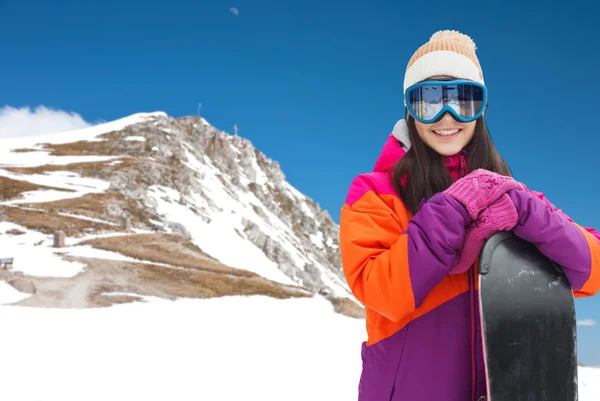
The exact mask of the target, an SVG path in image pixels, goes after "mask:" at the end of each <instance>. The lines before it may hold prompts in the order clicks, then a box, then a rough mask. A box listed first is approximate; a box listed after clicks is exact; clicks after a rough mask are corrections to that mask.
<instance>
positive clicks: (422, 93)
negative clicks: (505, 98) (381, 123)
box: [407, 83, 485, 120]
mask: <svg viewBox="0 0 600 401" xmlns="http://www.w3.org/2000/svg"><path fill="white" fill-rule="evenodd" d="M407 100H408V102H409V103H410V106H411V109H412V111H413V113H415V114H416V116H417V117H419V118H422V119H424V120H431V119H433V118H434V117H435V116H436V115H437V114H438V113H439V112H440V111H441V110H442V109H443V108H444V106H446V105H447V106H450V107H452V108H453V109H454V111H455V112H456V113H457V114H458V115H460V116H461V117H463V118H472V117H473V116H475V115H477V114H478V113H479V112H480V111H481V109H482V108H483V107H484V106H485V105H484V91H483V88H481V87H480V86H477V85H472V84H468V83H462V84H425V85H421V86H417V87H415V88H413V89H411V90H410V91H409V93H408V99H407Z"/></svg>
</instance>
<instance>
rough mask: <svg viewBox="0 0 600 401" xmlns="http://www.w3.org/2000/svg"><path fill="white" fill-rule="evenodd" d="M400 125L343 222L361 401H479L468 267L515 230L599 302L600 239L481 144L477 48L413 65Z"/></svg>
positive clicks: (451, 48) (425, 54)
mask: <svg viewBox="0 0 600 401" xmlns="http://www.w3.org/2000/svg"><path fill="white" fill-rule="evenodd" d="M404 88H405V93H404V94H405V105H406V110H407V114H406V119H405V120H400V121H399V122H398V123H397V124H396V126H395V127H394V130H393V132H392V133H391V134H390V135H389V137H388V140H387V143H386V144H385V146H384V148H383V151H382V153H381V155H380V156H379V159H378V160H377V162H376V164H375V168H374V171H373V172H371V173H366V174H360V175H358V176H357V177H356V178H355V179H354V180H353V182H352V184H351V187H350V189H349V192H348V195H347V199H346V202H345V204H344V206H343V208H342V210H341V224H340V231H341V232H340V241H341V255H342V264H343V267H344V272H345V274H346V278H347V281H348V284H349V286H350V288H351V289H352V292H353V293H354V295H355V296H356V297H357V299H359V300H360V301H361V302H362V303H363V304H364V305H365V308H366V326H367V327H366V328H367V334H368V339H367V341H365V342H364V343H363V344H362V351H361V352H362V361H363V370H362V375H361V379H360V384H359V400H360V401H388V400H392V401H434V400H436V401H437V400H444V401H467V400H472V401H477V400H481V399H485V396H486V388H485V387H486V386H485V377H484V370H483V369H484V366H483V358H482V352H481V347H482V343H481V334H480V328H479V324H480V322H479V318H478V302H477V301H476V300H477V295H476V293H477V290H478V289H477V281H476V279H475V275H476V272H475V271H474V269H473V264H474V262H475V260H476V258H477V256H478V254H479V251H480V250H481V247H482V246H483V244H484V242H485V240H486V239H487V238H489V237H491V236H492V235H493V234H494V233H495V232H497V231H501V230H512V231H513V232H514V233H515V235H517V236H520V237H522V238H524V239H526V240H528V241H530V242H532V243H534V244H535V245H536V246H537V247H538V249H539V250H540V251H541V252H542V253H544V254H545V255H546V256H548V257H549V258H551V259H553V260H554V261H556V262H557V263H559V264H560V265H561V266H563V267H564V269H565V274H566V276H567V278H568V280H569V282H570V284H571V286H572V288H573V292H574V294H575V296H576V297H584V296H591V295H594V294H595V293H596V292H597V291H598V289H599V288H600V235H599V234H598V233H597V232H596V231H595V230H593V229H588V228H582V227H581V226H579V225H578V224H576V223H574V222H573V221H572V220H571V219H569V217H567V216H566V215H564V214H563V213H562V212H561V211H560V210H558V209H557V208H555V207H554V206H553V205H552V204H551V203H550V202H549V201H548V200H546V199H545V197H544V195H543V194H541V193H538V192H534V191H531V190H529V189H527V188H526V187H525V186H524V185H522V184H521V183H519V182H516V181H515V180H513V179H512V177H511V173H510V170H509V168H508V166H507V165H506V163H505V162H504V160H503V159H502V158H501V157H500V155H499V154H498V152H497V151H496V149H495V148H494V145H493V143H492V140H491V138H490V135H489V132H488V130H487V127H486V124H485V121H484V117H483V115H484V112H485V110H486V105H487V91H486V87H485V84H484V80H483V73H482V70H481V66H480V64H479V61H478V59H477V56H476V54H475V44H474V43H473V42H472V41H471V39H470V38H469V37H467V36H465V35H463V34H461V33H459V32H456V31H440V32H437V33H435V34H434V35H433V36H432V37H431V39H430V40H429V42H427V43H425V44H424V45H423V46H421V47H420V48H419V49H418V50H417V51H416V52H415V54H414V55H413V56H412V58H411V59H410V61H409V63H408V67H407V70H406V74H405V80H404Z"/></svg>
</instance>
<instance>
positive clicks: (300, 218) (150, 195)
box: [54, 115, 352, 298]
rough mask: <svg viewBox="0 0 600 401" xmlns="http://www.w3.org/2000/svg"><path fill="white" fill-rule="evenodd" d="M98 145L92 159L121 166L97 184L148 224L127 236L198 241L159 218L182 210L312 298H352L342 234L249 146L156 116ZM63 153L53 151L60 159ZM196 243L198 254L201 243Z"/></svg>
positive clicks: (115, 209) (201, 125)
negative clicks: (258, 256)
mask: <svg viewBox="0 0 600 401" xmlns="http://www.w3.org/2000/svg"><path fill="white" fill-rule="evenodd" d="M97 140H101V141H100V142H89V143H90V144H95V145H94V151H95V153H96V154H98V155H111V156H119V157H118V158H116V159H115V160H114V161H112V162H110V163H107V162H105V165H104V167H102V169H100V172H99V173H98V174H97V175H99V176H100V177H101V178H102V179H104V180H107V181H109V182H110V188H109V189H108V191H107V192H109V193H116V194H119V195H121V196H122V198H125V199H128V200H134V201H135V202H137V205H138V206H137V207H138V208H140V209H144V210H143V214H145V215H147V216H151V218H149V217H148V218H146V219H141V218H140V219H136V218H135V216H133V217H132V218H129V219H128V220H127V221H128V227H130V228H131V229H141V230H153V231H166V232H177V233H180V234H182V235H184V236H185V237H186V238H190V239H194V235H193V234H192V231H194V226H193V225H190V224H191V223H190V221H189V219H182V218H177V216H173V215H169V213H165V210H167V209H168V208H169V207H173V205H178V206H183V207H184V208H185V209H186V211H188V212H191V213H193V215H194V218H199V219H201V221H202V222H203V223H206V224H215V225H216V224H220V225H223V224H224V222H223V220H224V217H223V216H224V215H227V221H233V223H231V224H232V229H233V230H235V233H236V234H237V235H238V236H239V237H241V238H242V239H244V240H246V241H249V242H250V243H251V244H253V246H255V247H256V248H258V249H259V250H260V251H261V252H262V253H264V255H265V256H266V257H267V258H268V260H270V261H271V262H273V263H274V264H275V265H276V266H277V268H278V269H279V270H280V271H281V272H283V273H284V274H285V275H286V276H287V277H289V278H290V279H292V280H293V281H294V282H296V283H297V284H299V285H302V286H304V287H306V288H307V289H309V290H310V291H311V292H314V293H320V294H322V295H335V296H337V297H349V298H352V295H351V293H350V292H349V290H348V288H347V286H346V282H345V278H344V276H343V272H342V268H341V261H340V256H339V240H338V238H339V229H338V226H337V225H336V224H335V223H334V222H333V220H332V219H331V217H330V216H329V214H328V213H327V212H325V211H323V210H321V209H320V208H319V206H318V205H317V204H316V203H315V202H313V201H312V200H311V199H309V198H308V197H306V196H304V195H303V194H301V193H300V192H298V191H297V190H296V189H295V188H293V187H292V186H291V185H290V184H289V183H288V182H287V181H286V178H285V175H284V173H283V172H282V170H281V168H280V166H279V164H278V163H277V162H276V161H273V160H271V159H269V158H267V157H266V156H265V155H264V154H263V153H261V152H260V151H258V150H257V149H255V148H254V146H253V145H252V143H250V141H248V140H247V139H244V138H242V137H240V136H237V135H230V134H228V133H226V132H223V131H220V130H218V129H216V128H215V127H213V126H211V125H210V124H208V123H207V122H206V121H205V120H204V119H201V118H197V117H183V118H177V119H176V118H171V117H169V116H166V115H157V116H154V117H153V118H150V119H147V120H146V121H144V122H140V123H137V124H134V125H130V126H128V127H126V128H125V129H123V130H120V131H113V132H109V133H106V134H102V135H99V136H98V138H97ZM60 146H63V145H60ZM57 149H58V150H57ZM61 149H62V148H60V147H55V148H54V151H55V152H57V151H63V152H64V151H65V150H61ZM86 154H89V152H88V153H86ZM88 175H89V174H88ZM107 207H108V208H109V210H108V212H109V213H110V214H112V215H114V216H121V217H119V218H118V219H117V221H118V222H119V224H120V222H121V221H123V218H124V217H123V215H127V214H128V213H129V214H132V213H133V212H131V211H130V210H129V211H128V210H126V208H125V207H123V206H122V205H121V204H120V203H119V202H112V203H110V204H108V206H107ZM139 213H140V212H138V214H139ZM215 219H217V220H218V221H215ZM195 242H196V245H198V246H199V247H200V248H203V243H202V241H201V240H198V239H196V240H195ZM207 253H209V254H210V251H208V252H207ZM217 258H218V256H217Z"/></svg>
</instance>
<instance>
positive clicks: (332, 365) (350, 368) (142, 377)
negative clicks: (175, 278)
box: [0, 297, 600, 401]
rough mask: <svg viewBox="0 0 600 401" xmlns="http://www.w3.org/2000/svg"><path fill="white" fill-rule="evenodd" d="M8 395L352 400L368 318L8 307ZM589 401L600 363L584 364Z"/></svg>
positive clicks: (291, 310) (202, 305)
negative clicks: (594, 366)
mask: <svg viewBox="0 0 600 401" xmlns="http://www.w3.org/2000/svg"><path fill="white" fill-rule="evenodd" d="M0 321H1V322H2V330H0V343H2V344H3V347H1V348H0V360H1V361H2V363H0V377H2V378H3V381H2V386H0V399H2V400H10V401H80V400H86V401H105V400H111V401H130V400H143V401H153V400H157V401H158V400H160V401H163V400H177V401H188V400H189V401H192V400H193V401H197V400H203V401H204V400H206V401H234V400H261V401H280V400H286V401H308V400H310V401H333V400H336V401H337V400H339V401H352V400H356V399H357V388H358V381H359V377H360V371H361V360H360V343H361V341H363V339H364V321H363V320H360V319H351V318H348V317H345V316H342V315H339V314H335V313H333V312H332V311H331V308H330V307H329V306H328V305H327V302H326V301H324V300H323V299H321V298H318V297H317V298H313V299H293V300H275V299H272V298H267V297H250V298H243V299H240V298H238V297H226V298H214V299H210V300H179V301H176V302H169V301H164V300H154V299H149V300H148V302H147V303H144V304H139V303H138V304H129V305H119V306H115V307H112V308H108V309H93V310H85V311H80V310H65V309H53V310H40V309H34V308H19V307H7V306H5V307H2V308H1V309H0ZM579 378H580V380H579V389H580V401H598V400H599V399H600V369H595V368H579Z"/></svg>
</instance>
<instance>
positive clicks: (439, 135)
mask: <svg viewBox="0 0 600 401" xmlns="http://www.w3.org/2000/svg"><path fill="white" fill-rule="evenodd" d="M430 79H432V80H445V81H446V80H452V79H454V78H452V77H448V76H436V77H431V78H430ZM476 125H477V121H471V122H469V123H463V122H460V121H457V120H455V119H454V118H453V117H452V115H451V114H450V113H449V112H446V113H445V114H444V115H443V116H442V118H441V120H439V121H437V122H435V123H432V124H424V123H422V122H419V121H416V120H415V126H416V128H417V132H418V134H419V137H420V138H421V140H422V141H423V142H425V144H427V145H428V146H429V147H430V148H432V149H433V150H435V151H436V152H437V153H439V154H440V155H442V156H452V155H455V154H457V153H458V152H460V151H461V150H462V149H463V148H464V147H465V146H467V144H468V143H469V142H470V141H471V139H472V138H473V135H474V134H475V126H476Z"/></svg>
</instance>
